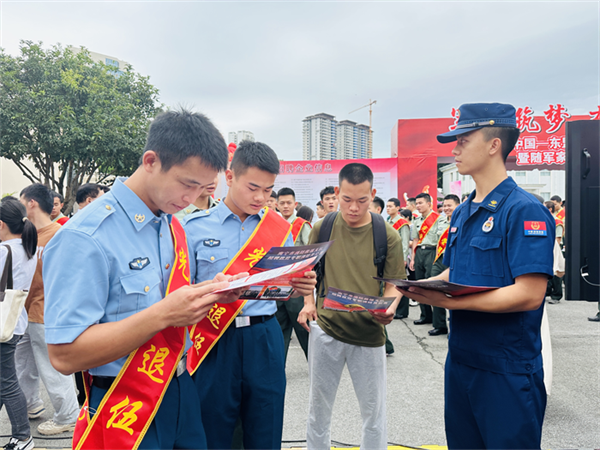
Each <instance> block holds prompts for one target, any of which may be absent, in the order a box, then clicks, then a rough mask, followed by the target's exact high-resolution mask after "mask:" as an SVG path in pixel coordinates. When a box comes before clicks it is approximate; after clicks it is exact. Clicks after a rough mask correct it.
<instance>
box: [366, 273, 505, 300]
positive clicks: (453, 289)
mask: <svg viewBox="0 0 600 450" xmlns="http://www.w3.org/2000/svg"><path fill="white" fill-rule="evenodd" d="M373 278H375V279H376V280H377V281H385V282H386V283H390V284H393V285H395V286H397V287H399V288H402V289H408V288H409V287H411V286H415V287H419V288H422V289H429V290H431V291H440V292H443V293H444V294H446V295H447V296H448V297H455V296H459V295H469V294H476V293H478V292H485V291H491V290H492V289H497V288H495V287H488V286H467V285H465V284H456V283H450V282H449V281H442V280H424V281H411V280H393V279H388V278H378V277H373Z"/></svg>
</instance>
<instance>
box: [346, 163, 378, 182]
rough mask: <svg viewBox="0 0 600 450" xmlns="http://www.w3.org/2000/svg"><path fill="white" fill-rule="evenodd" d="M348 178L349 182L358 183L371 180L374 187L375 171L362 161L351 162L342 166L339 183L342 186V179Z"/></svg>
mask: <svg viewBox="0 0 600 450" xmlns="http://www.w3.org/2000/svg"><path fill="white" fill-rule="evenodd" d="M344 180H346V181H347V182H348V183H350V184H353V185H357V184H361V183H364V182H365V181H368V182H369V185H370V186H371V187H373V172H372V171H371V169H369V167H368V166H367V165H365V164H361V163H350V164H346V165H345V166H344V167H342V170H340V174H339V183H340V186H342V181H344Z"/></svg>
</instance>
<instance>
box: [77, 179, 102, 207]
mask: <svg viewBox="0 0 600 450" xmlns="http://www.w3.org/2000/svg"><path fill="white" fill-rule="evenodd" d="M103 190H104V189H102V187H101V186H100V185H99V184H96V183H86V184H82V185H81V186H79V189H77V194H76V195H75V201H76V202H77V203H83V202H85V201H86V200H87V199H88V197H91V198H96V197H98V195H100V191H103Z"/></svg>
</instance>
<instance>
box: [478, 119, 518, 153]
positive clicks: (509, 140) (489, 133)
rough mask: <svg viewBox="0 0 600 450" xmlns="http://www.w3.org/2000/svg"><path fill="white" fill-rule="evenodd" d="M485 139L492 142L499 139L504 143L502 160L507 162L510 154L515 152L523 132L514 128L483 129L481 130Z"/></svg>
mask: <svg viewBox="0 0 600 450" xmlns="http://www.w3.org/2000/svg"><path fill="white" fill-rule="evenodd" d="M481 131H482V132H483V135H484V136H485V139H486V140H487V141H490V140H492V139H495V138H498V139H500V141H501V142H502V158H504V161H506V158H508V154H509V153H510V152H512V151H513V148H515V144H516V143H517V141H518V140H519V135H520V134H521V130H519V129H518V128H513V127H483V128H482V129H481Z"/></svg>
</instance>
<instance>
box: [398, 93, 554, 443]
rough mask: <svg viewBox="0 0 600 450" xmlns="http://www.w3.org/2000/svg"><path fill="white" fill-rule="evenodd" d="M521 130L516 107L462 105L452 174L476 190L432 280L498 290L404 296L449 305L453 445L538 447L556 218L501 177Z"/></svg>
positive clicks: (455, 220) (455, 221)
mask: <svg viewBox="0 0 600 450" xmlns="http://www.w3.org/2000/svg"><path fill="white" fill-rule="evenodd" d="M518 137H519V130H518V128H516V118H515V108H514V107H513V106H511V105H504V104H499V103H491V104H466V105H462V106H461V107H460V120H459V122H458V125H457V127H456V129H455V130H453V131H450V132H448V133H444V134H442V135H439V136H438V141H439V142H441V143H448V142H453V141H456V147H455V148H454V150H453V152H452V153H453V155H454V156H455V159H456V165H457V168H458V171H459V173H460V174H462V175H471V176H472V177H473V180H474V181H475V184H476V190H475V191H474V192H473V193H471V195H470V196H469V198H468V199H467V201H466V202H465V203H463V204H461V205H460V206H458V207H457V208H456V210H455V211H454V213H453V214H452V221H451V223H450V230H449V237H448V245H447V247H446V251H445V254H444V265H446V266H448V267H449V269H447V270H446V271H444V272H443V273H442V274H440V275H438V276H436V277H432V278H431V279H441V280H446V281H448V280H449V281H451V282H453V283H460V284H466V285H472V286H489V287H495V288H498V289H495V290H491V291H487V292H484V293H480V294H473V295H467V296H463V297H454V298H447V297H446V296H445V295H444V294H442V293H440V292H435V291H424V290H422V289H415V288H411V289H410V292H409V295H411V296H412V297H413V298H414V299H415V300H417V301H418V302H420V303H427V304H430V305H433V306H439V307H441V308H447V309H449V310H451V311H450V335H449V343H448V349H449V351H448V357H447V360H446V366H445V421H446V438H447V443H448V448H450V449H474V448H478V449H483V448H503V449H524V448H526V449H534V448H538V449H539V448H540V443H541V436H542V423H543V420H544V412H545V408H546V391H545V387H544V381H543V380H544V374H543V369H542V356H541V338H540V326H541V320H542V311H543V301H544V295H545V292H546V282H547V280H548V277H549V276H552V274H553V271H552V259H553V258H552V250H553V246H554V228H555V227H554V219H553V217H552V215H551V214H550V213H549V212H548V210H547V209H546V208H544V207H543V205H541V204H540V203H539V202H538V201H537V200H536V198H535V197H534V196H533V195H531V194H529V193H527V192H525V191H524V190H523V189H521V188H519V187H518V186H517V185H516V183H515V182H514V181H513V180H512V178H510V177H508V175H507V173H506V168H505V165H504V164H505V161H506V158H507V156H508V154H509V153H510V152H511V151H512V149H513V147H514V145H515V143H516V142H517V139H518Z"/></svg>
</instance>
